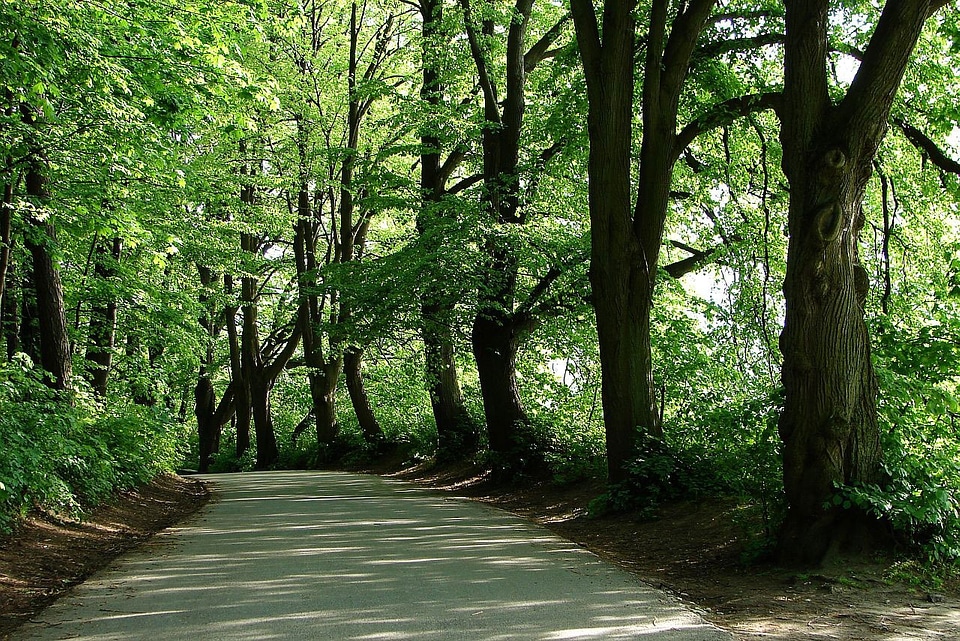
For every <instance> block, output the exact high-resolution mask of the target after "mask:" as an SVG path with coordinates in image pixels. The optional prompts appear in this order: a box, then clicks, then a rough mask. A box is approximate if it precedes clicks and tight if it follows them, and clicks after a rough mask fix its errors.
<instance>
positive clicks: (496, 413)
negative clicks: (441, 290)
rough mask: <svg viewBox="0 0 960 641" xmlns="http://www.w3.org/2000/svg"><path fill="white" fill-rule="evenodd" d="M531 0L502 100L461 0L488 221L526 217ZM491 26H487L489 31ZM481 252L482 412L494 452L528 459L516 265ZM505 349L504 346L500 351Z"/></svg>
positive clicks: (522, 13)
mask: <svg viewBox="0 0 960 641" xmlns="http://www.w3.org/2000/svg"><path fill="white" fill-rule="evenodd" d="M533 2H534V0H517V2H516V6H515V12H516V17H515V18H514V20H513V21H512V22H511V24H510V27H509V28H508V30H507V48H506V69H505V78H504V86H505V93H504V98H503V101H502V103H501V101H500V99H499V97H498V95H497V88H496V85H495V84H494V79H493V78H492V77H491V76H490V70H489V68H488V65H487V61H486V57H485V56H486V54H485V52H484V50H483V46H482V44H481V42H480V36H479V34H478V33H477V30H476V27H475V25H474V24H473V20H474V16H473V15H472V12H471V8H470V3H469V1H468V0H461V4H462V5H463V9H464V25H465V27H466V32H467V39H468V41H469V43H470V49H471V54H472V56H473V60H474V64H475V66H476V69H477V75H478V78H479V84H480V87H481V92H482V94H483V114H484V120H485V126H484V128H483V134H482V136H483V138H482V146H483V182H484V189H485V193H484V199H485V201H486V202H485V205H486V208H487V211H488V214H489V219H490V221H491V222H492V223H494V224H499V225H511V224H513V225H517V224H522V223H523V218H522V216H521V213H520V179H519V175H518V165H519V160H520V134H521V131H522V129H523V117H524V111H525V97H524V93H523V92H524V86H525V84H526V69H525V66H524V45H525V41H526V30H527V25H528V22H529V19H530V13H531V11H532V8H533ZM489 29H490V26H489V25H484V30H485V32H486V31H489ZM484 250H485V252H486V254H487V264H486V265H485V275H486V281H487V282H486V283H485V284H484V286H483V287H481V289H480V291H479V292H478V296H477V299H478V300H477V314H476V317H475V318H474V321H473V331H472V333H471V338H472V341H473V355H474V358H475V359H476V363H477V374H478V376H479V379H480V390H481V394H482V396H483V399H484V403H483V408H484V417H485V419H486V422H487V433H488V438H489V445H490V449H491V451H493V452H495V453H497V454H499V455H500V456H501V457H504V458H505V461H504V464H505V465H506V466H507V467H512V466H513V464H514V463H519V462H520V461H521V460H522V459H523V458H525V453H526V450H528V449H529V445H530V444H525V443H523V442H522V440H523V436H521V434H520V431H519V430H518V428H520V427H521V426H523V425H526V424H527V423H528V422H529V419H528V417H527V414H526V412H525V411H524V409H523V405H522V403H521V402H520V393H519V389H518V388H517V376H516V349H517V347H516V345H517V343H516V341H517V339H518V335H517V334H518V327H517V320H516V318H515V317H514V314H513V312H514V303H515V299H516V295H517V274H518V263H517V260H516V257H515V256H513V255H512V250H511V249H510V248H509V247H506V246H505V245H504V244H503V242H502V241H500V240H498V239H496V238H493V237H491V238H489V239H488V240H487V241H486V246H485V247H484ZM502 350H505V351H502Z"/></svg>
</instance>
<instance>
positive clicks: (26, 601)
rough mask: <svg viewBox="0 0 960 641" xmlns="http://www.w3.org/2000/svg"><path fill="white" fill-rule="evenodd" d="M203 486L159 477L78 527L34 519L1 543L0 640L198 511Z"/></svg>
mask: <svg viewBox="0 0 960 641" xmlns="http://www.w3.org/2000/svg"><path fill="white" fill-rule="evenodd" d="M209 497H210V494H209V492H208V491H207V489H206V487H204V485H203V484H202V483H200V482H199V481H197V480H194V479H184V478H180V477H178V476H162V477H159V478H157V479H156V480H154V481H153V483H150V484H149V485H145V486H143V487H141V488H138V489H136V490H131V491H129V492H124V493H122V494H121V495H120V496H118V497H117V498H116V500H114V501H113V502H112V503H109V504H106V505H103V506H101V507H99V508H98V509H96V510H95V511H93V512H92V513H91V514H89V515H87V517H86V518H84V520H83V521H82V522H77V521H72V520H68V519H60V518H57V517H56V516H54V515H49V514H37V515H34V516H32V517H30V518H29V519H27V520H25V521H24V522H23V523H21V525H20V526H19V527H18V528H17V530H16V531H15V532H14V533H13V534H11V535H7V536H4V537H2V538H0V639H6V638H7V637H8V636H9V634H10V632H11V631H13V630H14V629H15V628H16V627H18V626H19V625H20V624H21V623H23V622H24V621H26V620H27V619H29V618H30V617H31V616H32V615H34V614H35V613H37V612H39V611H40V610H42V609H43V608H44V607H46V606H47V605H49V604H50V603H52V602H53V601H55V600H56V599H57V597H59V596H60V595H61V594H63V592H64V591H65V590H67V589H68V588H69V587H70V586H72V585H76V584H77V583H81V582H83V580H84V579H86V578H87V577H88V576H90V575H91V574H93V573H94V572H96V571H97V570H98V569H100V568H102V567H103V566H105V565H106V564H107V563H109V562H110V561H112V560H113V559H114V558H116V557H117V556H119V555H120V554H121V553H123V552H125V551H126V550H129V549H130V548H132V547H134V546H136V545H138V544H139V543H141V542H143V541H145V540H147V539H148V538H150V537H151V536H153V535H154V534H155V533H156V532H159V531H160V530H162V529H164V528H167V527H170V526H171V525H174V524H175V523H177V522H178V521H181V520H183V519H184V518H186V517H187V516H189V515H190V514H193V513H194V512H196V511H197V510H198V509H200V507H202V506H203V505H204V504H205V503H206V502H207V500H208V499H209Z"/></svg>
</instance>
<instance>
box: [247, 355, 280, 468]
mask: <svg viewBox="0 0 960 641" xmlns="http://www.w3.org/2000/svg"><path fill="white" fill-rule="evenodd" d="M272 387H273V380H272V378H269V377H267V376H264V375H263V372H260V371H258V372H254V374H253V376H252V377H251V381H250V392H251V400H252V401H253V425H254V431H255V432H256V436H257V463H256V469H258V470H266V469H268V468H269V467H270V466H271V465H273V464H274V463H276V462H277V459H278V458H280V451H279V449H278V448H277V435H276V432H275V431H274V429H273V413H272V412H271V411H270V391H271V388H272Z"/></svg>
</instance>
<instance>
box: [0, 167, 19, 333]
mask: <svg viewBox="0 0 960 641" xmlns="http://www.w3.org/2000/svg"><path fill="white" fill-rule="evenodd" d="M12 165H13V161H12V159H10V158H8V159H7V167H8V173H9V176H8V178H7V182H5V183H4V185H3V202H0V318H2V310H4V309H6V306H5V304H4V295H5V293H6V286H7V271H8V269H9V267H10V253H11V251H12V250H13V235H12V220H13V216H12V213H13V185H14V182H15V177H14V175H13V169H12Z"/></svg>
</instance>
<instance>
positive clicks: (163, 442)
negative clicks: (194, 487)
mask: <svg viewBox="0 0 960 641" xmlns="http://www.w3.org/2000/svg"><path fill="white" fill-rule="evenodd" d="M69 400H70V401H72V403H71V402H68V399H67V398H64V397H63V395H62V394H59V393H56V392H53V391H52V390H50V389H49V388H47V387H46V386H45V385H44V384H43V383H42V381H41V376H40V373H39V372H38V370H37V369H36V368H34V366H33V364H32V363H31V362H30V359H29V358H27V357H26V356H25V355H23V354H20V355H18V356H17V358H15V359H14V360H13V361H12V362H11V363H8V364H5V365H3V366H0V451H2V452H3V453H4V456H3V457H2V458H0V530H3V531H9V530H10V528H11V527H12V525H13V524H14V522H15V521H16V519H17V518H18V517H21V516H23V515H24V514H25V513H26V512H28V511H29V510H30V509H32V508H37V509H41V510H47V511H51V512H56V513H61V514H65V515H69V516H72V517H80V516H82V513H83V509H84V508H86V507H88V506H92V505H95V504H97V503H99V502H101V501H103V500H105V499H106V498H108V497H110V496H111V495H112V494H113V493H114V492H116V491H117V490H122V489H128V488H131V487H134V486H136V485H139V484H142V483H146V482H148V481H150V480H151V479H152V478H154V477H155V476H157V475H158V474H160V473H162V472H166V471H172V470H173V469H174V468H175V466H176V464H177V462H178V461H179V459H180V452H179V449H178V448H179V447H180V443H182V442H183V441H184V439H183V434H182V433H181V432H182V428H181V427H180V426H179V424H178V423H176V422H175V421H174V420H173V419H172V417H170V416H169V415H168V414H167V413H166V411H165V410H163V409H161V408H157V407H155V408H148V407H141V406H136V405H117V406H115V407H113V408H108V409H104V408H103V407H101V406H100V405H98V404H97V403H96V402H95V401H94V400H93V399H92V398H91V397H90V396H88V395H85V394H84V393H83V392H78V393H73V394H71V398H70V399H69Z"/></svg>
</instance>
